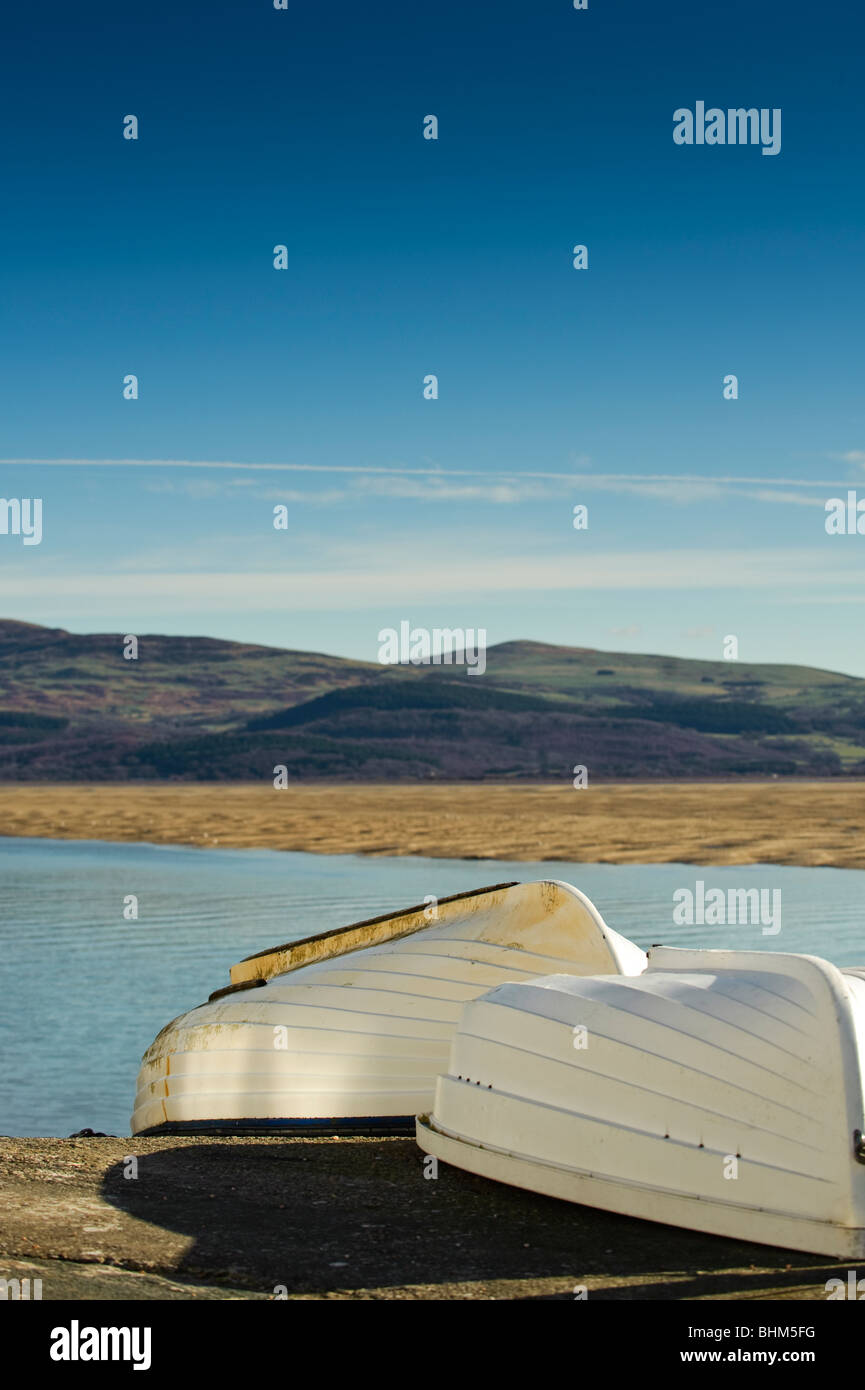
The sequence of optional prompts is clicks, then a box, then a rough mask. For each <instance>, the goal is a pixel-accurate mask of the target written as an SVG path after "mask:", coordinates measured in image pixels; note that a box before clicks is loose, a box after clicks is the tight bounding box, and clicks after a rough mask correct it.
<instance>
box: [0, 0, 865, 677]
mask: <svg viewBox="0 0 865 1390" xmlns="http://www.w3.org/2000/svg"><path fill="white" fill-rule="evenodd" d="M8 28H9V32H8V37H7V43H6V45H5V50H6V51H5V54H4V57H3V59H2V69H3V70H2V82H0V129H2V148H3V153H2V167H3V194H4V197H3V216H2V218H0V303H2V309H0V314H2V322H3V333H2V339H0V343H2V347H0V352H2V361H0V460H2V461H0V496H4V497H7V498H8V497H25V496H39V497H41V498H42V499H43V517H44V519H43V541H42V543H41V544H40V545H39V546H30V547H24V546H23V545H22V544H21V539H20V538H19V537H15V536H9V535H0V615H2V616H6V617H16V618H21V619H25V620H28V621H32V622H40V623H46V624H49V625H52V626H64V627H69V628H71V629H73V630H74V631H81V632H87V631H119V632H137V633H146V632H153V631H163V632H175V633H178V632H187V633H200V634H208V635H214V636H222V637H234V638H243V639H247V640H255V641H261V642H267V643H272V644H274V645H280V646H289V647H301V648H307V649H315V650H323V651H329V652H334V653H338V654H342V655H350V656H357V657H364V658H368V659H374V658H375V655H376V653H377V650H378V642H377V634H378V631H379V629H380V628H382V627H385V626H398V624H399V622H400V621H401V620H403V619H409V620H410V621H411V622H412V623H414V624H417V625H427V626H430V627H432V626H471V627H475V628H477V627H482V628H486V630H487V633H488V640H489V641H490V642H495V641H501V640H505V639H508V638H515V637H528V638H535V639H538V640H542V641H549V642H562V643H566V644H571V645H578V646H597V647H602V648H608V649H612V650H622V649H623V650H633V651H661V652H671V653H676V654H679V655H684V656H698V657H720V655H721V650H722V639H723V637H724V636H726V635H727V634H735V635H737V636H738V638H739V650H740V656H741V657H742V659H744V660H769V661H789V662H799V663H805V664H809V665H818V666H827V667H831V668H833V669H837V670H843V671H850V672H854V673H856V674H860V675H865V643H863V642H862V640H861V630H862V615H863V612H865V610H863V602H865V536H858V535H857V536H838V537H830V536H827V535H826V533H825V529H824V503H825V501H826V499H827V498H829V497H832V496H837V495H839V494H841V495H845V494H846V491H847V489H848V488H853V489H855V488H857V487H858V488H859V495H860V496H862V497H865V405H863V399H865V397H863V381H865V362H863V357H865V352H863V346H862V345H863V331H862V305H863V302H865V301H863V289H865V270H863V259H862V228H863V216H865V194H863V188H862V179H861V170H862V168H863V165H865V159H863V156H865V119H863V115H865V98H863V96H862V90H861V89H862V83H861V71H860V58H859V54H860V53H861V40H862V38H863V20H862V18H861V16H860V15H859V13H858V11H857V10H855V8H854V7H853V6H852V5H849V4H846V5H841V4H839V3H837V0H830V2H829V3H826V4H822V5H821V6H819V7H814V6H812V5H807V6H806V5H805V4H801V3H792V4H790V3H787V4H781V3H777V0H762V3H761V4H760V5H759V6H754V5H753V3H744V2H743V0H732V3H729V4H727V5H725V6H724V7H723V8H719V7H708V8H702V7H696V6H694V5H693V0H689V3H685V0H669V2H668V3H658V4H647V3H642V4H638V3H635V0H626V3H616V4H613V3H610V2H609V0H589V8H588V10H586V11H584V12H583V11H575V10H574V9H573V7H572V4H570V3H569V0H532V3H529V0H525V3H519V4H518V3H514V2H513V0H506V2H505V3H493V2H492V0H475V2H474V3H472V4H471V5H467V4H466V3H465V0H440V3H438V4H436V5H435V6H434V7H428V6H421V5H419V4H409V3H406V0H401V3H372V4H367V5H365V6H357V5H349V4H348V3H345V0H335V3H333V4H331V5H328V6H322V5H303V4H301V3H300V0H289V6H288V9H287V10H286V11H277V10H274V9H273V6H272V3H271V0H242V3H241V0H238V2H237V3H223V4H213V5H208V4H205V5H195V6H192V5H190V4H187V3H185V0H183V2H182V3H178V4H168V3H162V2H161V0H158V2H157V3H152V4H148V5H147V6H146V7H143V8H141V9H137V8H134V7H123V6H119V5H114V4H112V5H110V6H109V5H101V4H100V5H97V4H87V3H84V4H81V5H78V6H75V7H72V6H69V5H61V4H59V3H54V2H53V0H52V3H48V4H46V5H41V6H39V7H38V9H36V10H32V11H31V13H30V14H29V15H27V14H26V13H25V11H24V9H23V7H19V9H18V13H17V14H16V15H14V16H12V17H11V18H10V19H9V21H8ZM698 100H705V102H706V104H707V105H708V106H711V105H716V106H718V107H721V108H723V109H726V108H727V107H737V106H745V107H751V106H754V107H758V108H760V107H769V108H780V109H781V111H782V149H781V152H780V154H778V155H777V156H775V157H768V158H767V157H763V156H762V155H761V153H760V150H759V148H754V147H750V146H748V147H734V146H727V147H708V146H703V147H698V146H693V147H680V146H677V145H675V144H674V143H673V140H672V128H673V112H674V110H676V109H677V108H679V107H685V106H689V107H691V108H693V107H694V105H695V103H696V102H697V101H698ZM129 113H133V114H136V115H137V116H138V118H139V122H140V130H139V139H138V140H137V141H126V140H124V139H123V138H122V118H123V116H124V115H127V114H129ZM430 113H433V114H435V115H437V116H438V119H439V139H438V140H437V141H427V140H424V139H423V138H422V124H423V118H424V116H425V115H427V114H430ZM577 243H584V244H586V245H587V246H588V248H589V268H588V270H586V271H576V270H574V269H573V267H572V264H571V261H572V253H571V248H572V247H573V246H574V245H575V244H577ZM277 244H285V245H286V246H287V247H288V260H289V268H288V269H287V270H286V271H276V270H274V268H273V247H274V246H275V245H277ZM127 373H135V374H136V375H137V376H138V378H139V383H140V388H139V389H140V395H139V399H138V400H135V401H125V400H124V399H123V396H122V385H123V378H124V377H125V376H126V374H127ZM428 373H435V374H436V375H437V376H438V379H439V399H438V400H435V401H429V400H425V399H424V398H423V394H422V388H423V379H424V377H425V376H426V375H427V374H428ZM728 373H735V374H736V375H737V377H738V379H739V399H738V400H735V401H727V400H724V399H723V395H722V386H723V379H724V377H725V375H726V374H728ZM23 460H29V462H24V461H23ZM33 460H36V462H33ZM59 460H67V462H58V461H59ZM68 460H76V461H77V462H68ZM48 461H51V462H48ZM216 465H219V466H216ZM278 503H285V505H286V506H287V507H288V511H289V524H288V528H287V530H285V531H275V530H274V528H273V524H272V509H273V507H274V506H275V505H276V504H278ZM575 503H585V504H586V505H587V506H588V508H589V527H588V530H586V531H582V532H576V531H574V529H573V526H572V524H571V518H572V509H573V506H574V504H575Z"/></svg>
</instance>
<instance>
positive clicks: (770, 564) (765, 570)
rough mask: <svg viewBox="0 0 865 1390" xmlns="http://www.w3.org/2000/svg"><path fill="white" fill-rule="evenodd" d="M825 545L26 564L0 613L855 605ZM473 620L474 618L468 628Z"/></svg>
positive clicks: (859, 582)
mask: <svg viewBox="0 0 865 1390" xmlns="http://www.w3.org/2000/svg"><path fill="white" fill-rule="evenodd" d="M828 555H829V551H828V550H827V548H826V547H823V546H815V547H812V548H798V549H797V548H787V549H768V548H767V549H765V550H753V549H748V550H705V549H686V550H671V549H669V548H664V549H659V550H654V551H642V552H634V551H627V552H624V551H623V552H617V553H607V554H603V555H598V554H594V555H584V556H573V555H564V556H559V557H557V556H554V555H553V556H551V555H546V554H545V555H541V556H534V557H533V556H526V555H523V556H519V555H515V556H510V557H508V559H507V560H506V561H503V560H501V559H500V558H499V557H498V556H496V557H494V558H491V557H489V556H487V557H483V556H477V555H471V556H468V555H460V554H459V553H456V552H454V553H451V554H449V556H448V562H447V564H445V565H443V564H442V563H441V556H440V555H437V554H436V553H435V548H434V546H433V547H432V548H430V547H427V548H425V549H424V548H421V547H415V554H414V563H413V564H412V565H411V566H405V567H401V568H399V569H395V568H393V567H392V566H390V565H387V566H383V565H382V554H381V546H380V545H378V544H376V545H371V546H370V548H369V550H368V553H367V557H366V563H365V564H358V563H357V562H356V563H355V564H354V565H353V566H346V567H344V568H333V567H331V568H327V569H325V568H322V569H313V568H304V569H298V570H293V571H292V570H284V569H278V570H277V569H257V570H249V569H246V570H243V569H240V570H237V571H212V570H210V571H207V572H201V571H199V572H189V571H180V570H179V571H176V572H171V573H165V572H163V573H157V572H153V571H149V570H147V569H146V568H144V567H140V568H139V569H137V570H129V571H126V572H116V573H113V574H112V576H111V582H110V584H106V583H105V576H104V574H103V573H101V572H91V571H88V570H83V569H79V570H77V571H74V570H73V571H71V572H70V571H68V570H65V571H64V572H63V574H62V582H61V583H58V575H57V574H56V573H52V572H50V571H48V570H47V569H45V568H43V569H40V570H38V571H36V570H34V569H33V567H32V566H30V565H27V564H19V565H17V566H14V567H10V568H9V570H8V571H7V572H6V573H5V575H4V582H3V589H2V599H3V604H4V606H5V607H7V608H10V609H11V606H12V605H13V604H14V605H15V606H16V607H17V608H19V609H20V607H25V606H27V605H28V604H29V605H32V604H33V603H35V602H39V601H41V602H43V603H44V602H46V601H47V602H48V603H50V605H51V608H52V611H54V612H56V613H57V614H58V616H59V615H61V614H63V613H65V612H69V611H70V610H72V609H74V611H76V612H77V613H82V612H84V613H87V614H93V615H96V614H99V613H100V612H110V611H116V608H117V604H118V602H120V603H123V604H124V605H125V606H127V607H128V610H129V612H130V621H133V620H134V614H135V613H136V612H149V611H152V610H153V608H154V605H156V604H161V605H166V606H169V607H170V608H171V611H172V612H182V611H195V612H197V613H203V612H218V613H230V612H238V611H248V610H249V609H250V608H251V607H254V608H255V609H256V610H257V611H259V612H279V611H285V612H300V611H304V610H318V611H335V610H339V611H344V610H346V609H351V610H358V609H364V608H370V607H381V606H382V605H388V604H395V605H397V606H399V605H400V604H403V605H404V604H405V603H406V602H408V601H420V600H423V601H425V602H435V603H437V604H453V603H460V604H464V603H465V602H466V600H467V599H468V600H469V601H470V602H471V604H472V606H473V607H474V608H477V607H478V606H479V605H480V606H481V609H482V605H483V602H484V599H485V598H487V597H489V598H490V599H491V598H492V597H493V596H495V595H502V594H525V593H529V592H532V593H542V592H546V593H555V592H577V591H586V592H588V591H605V590H606V591H620V590H627V589H638V590H639V591H640V592H641V593H645V592H646V591H648V590H657V591H684V592H693V591H694V590H698V589H711V590H715V591H722V590H756V589H762V590H767V591H771V590H775V591H777V590H783V591H784V592H785V596H786V597H789V596H790V595H795V594H802V593H804V594H807V593H812V592H813V591H814V590H817V589H824V588H825V587H827V586H834V587H837V586H838V585H839V583H842V582H843V584H844V585H845V586H846V589H847V595H848V598H849V597H852V595H853V594H862V596H863V597H865V570H863V568H862V565H861V563H860V562H859V560H858V557H857V556H856V555H854V554H853V553H852V552H849V553H847V554H846V555H845V554H844V553H842V552H841V551H839V552H837V556H836V557H835V558H834V559H833V562H832V563H831V564H830V563H828ZM478 621H480V619H479V620H478Z"/></svg>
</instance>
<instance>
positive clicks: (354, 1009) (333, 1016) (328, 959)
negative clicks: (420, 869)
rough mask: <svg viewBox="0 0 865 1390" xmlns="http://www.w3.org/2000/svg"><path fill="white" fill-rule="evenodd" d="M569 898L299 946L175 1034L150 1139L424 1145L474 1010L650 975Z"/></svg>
mask: <svg viewBox="0 0 865 1390" xmlns="http://www.w3.org/2000/svg"><path fill="white" fill-rule="evenodd" d="M645 964H646V957H645V955H644V954H643V952H642V951H641V950H640V949H639V948H638V947H637V946H634V945H633V944H632V943H631V942H630V941H627V940H625V938H624V937H622V936H619V935H618V933H617V932H614V931H611V930H610V928H609V927H607V925H606V924H605V922H604V920H603V918H602V917H601V915H600V913H599V912H598V911H597V910H596V909H595V907H593V905H592V904H591V903H590V902H589V900H588V898H586V897H584V896H583V894H582V893H580V892H579V891H578V890H577V889H576V888H572V887H571V886H570V885H569V884H567V883H559V882H554V881H543V882H537V883H514V884H500V885H498V886H496V887H494V888H483V889H479V890H478V891H476V892H474V893H461V894H458V895H457V896H455V897H451V898H443V899H440V900H439V901H438V903H437V904H436V903H433V904H428V905H426V906H425V905H423V904H422V905H421V906H419V907H413V908H410V909H408V910H406V911H404V912H400V913H397V914H395V915H393V916H387V917H378V918H375V919H373V920H372V921H369V922H359V923H357V924H356V925H354V926H351V927H345V928H342V929H340V930H337V931H332V932H324V933H323V934H322V935H320V936H312V937H307V938H305V939H303V940H300V941H294V942H289V943H288V944H287V945H285V946H278V947H276V948H275V949H273V950H270V951H263V952H261V953H260V954H259V955H255V956H250V957H249V958H248V959H246V960H243V961H241V962H240V964H239V965H235V966H233V967H232V970H231V980H232V983H231V985H230V986H228V987H227V988H226V989H223V990H218V991H217V992H216V993H215V994H213V995H211V997H210V1000H209V1001H208V1002H207V1003H206V1004H202V1005H201V1006H200V1007H199V1008H196V1009H192V1010H191V1012H189V1013H186V1014H183V1015H182V1016H181V1017H180V1018H177V1019H175V1020H174V1022H173V1023H170V1024H168V1026H167V1027H166V1028H164V1029H163V1030H162V1032H161V1033H160V1034H159V1036H158V1037H157V1038H156V1040H155V1042H154V1043H153V1045H152V1046H151V1047H150V1049H149V1051H148V1052H147V1053H146V1054H145V1056H144V1059H143V1062H142V1066H141V1071H140V1074H139V1079H138V1094H137V1096H136V1099H135V1112H134V1114H133V1117H132V1132H133V1133H134V1134H152V1133H159V1132H173V1133H246V1134H249V1133H269V1132H272V1131H273V1130H274V1129H290V1128H299V1129H301V1130H303V1131H304V1132H307V1133H316V1132H319V1133H321V1132H325V1133H337V1132H352V1131H354V1132H357V1133H400V1132H407V1133H414V1123H415V1120H414V1117H415V1116H416V1115H417V1114H418V1113H419V1112H420V1111H422V1110H429V1109H430V1107H431V1105H432V1101H433V1091H434V1087H435V1079H436V1076H437V1075H438V1074H439V1073H440V1072H442V1071H444V1070H445V1069H446V1067H447V1062H448V1055H449V1051H450V1043H451V1038H452V1035H453V1032H454V1029H455V1028H456V1025H457V1022H458V1020H459V1017H460V1013H461V1010H462V1007H463V1005H464V1004H465V1003H466V1001H468V1000H471V999H474V998H476V997H477V996H478V995H479V994H483V993H484V992H485V991H486V990H489V989H491V988H492V987H493V986H495V985H498V984H501V983H503V982H505V981H508V980H531V979H536V978H539V977H542V976H546V975H549V974H550V972H551V971H554V972H558V973H562V974H566V975H596V974H604V975H609V974H611V973H618V972H622V973H625V974H637V973H639V972H640V971H641V970H643V969H644V968H645Z"/></svg>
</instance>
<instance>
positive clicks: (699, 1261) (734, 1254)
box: [102, 1139, 846, 1299]
mask: <svg viewBox="0 0 865 1390" xmlns="http://www.w3.org/2000/svg"><path fill="white" fill-rule="evenodd" d="M134 1151H135V1141H134V1140H133V1141H131V1145H130V1152H134ZM424 1168H425V1163H424V1155H423V1154H422V1153H421V1151H420V1150H419V1149H418V1148H417V1146H416V1145H415V1144H414V1143H413V1142H412V1141H408V1140H366V1141H363V1140H351V1141H346V1140H341V1141H303V1140H284V1141H283V1140H243V1139H231V1140H221V1141H219V1142H211V1141H204V1140H198V1141H194V1142H192V1143H190V1142H188V1141H187V1142H184V1141H182V1140H181V1141H178V1142H177V1144H176V1146H172V1144H171V1142H170V1141H166V1147H165V1148H162V1149H159V1150H157V1151H155V1152H145V1153H142V1154H141V1155H140V1157H139V1159H138V1177H137V1178H135V1179H127V1178H124V1176H123V1172H124V1165H123V1164H122V1163H117V1164H114V1165H113V1166H112V1167H111V1168H110V1169H109V1170H108V1171H107V1172H106V1175H105V1179H104V1182H103V1188H102V1195H103V1197H104V1198H105V1200H106V1201H108V1202H109V1203H111V1204H112V1205H113V1206H115V1207H116V1208H118V1209H119V1210H121V1211H123V1212H126V1213H128V1214H129V1215H130V1216H133V1217H136V1218H138V1219H139V1220H140V1221H142V1222H146V1223H149V1226H150V1228H151V1230H150V1232H148V1231H147V1229H146V1228H138V1227H136V1228H135V1230H136V1237H135V1238H136V1240H138V1239H139V1238H140V1241H141V1260H142V1266H143V1267H150V1268H155V1267H159V1261H160V1255H159V1250H160V1241H159V1235H160V1233H164V1232H175V1233H178V1234H179V1235H182V1236H185V1237H188V1238H189V1239H190V1240H191V1244H190V1245H189V1246H188V1247H187V1248H186V1249H185V1252H184V1251H183V1249H182V1247H179V1246H178V1244H177V1242H176V1241H175V1242H174V1252H175V1253H174V1254H173V1255H172V1257H171V1261H170V1272H171V1277H172V1278H174V1279H179V1280H181V1281H189V1282H200V1283H227V1284H231V1285H233V1286H240V1287H244V1288H248V1289H251V1290H255V1291H256V1292H259V1293H262V1292H263V1293H265V1294H272V1293H273V1291H274V1290H275V1289H277V1287H279V1286H284V1288H285V1289H286V1290H287V1292H288V1294H289V1295H297V1294H310V1295H322V1294H324V1295H327V1294H328V1293H331V1294H333V1293H336V1292H338V1291H340V1290H378V1291H384V1290H387V1289H396V1288H406V1287H413V1286H417V1287H418V1294H417V1296H420V1297H422V1296H423V1293H422V1292H421V1290H423V1289H429V1290H431V1291H432V1290H434V1289H439V1290H440V1293H439V1294H438V1296H441V1294H442V1292H444V1290H443V1289H442V1286H446V1285H449V1286H453V1285H460V1284H468V1283H472V1284H478V1283H481V1284H487V1283H488V1284H494V1283H495V1282H496V1281H532V1280H539V1281H540V1280H545V1281H549V1280H550V1279H558V1278H561V1279H562V1280H565V1281H567V1283H566V1284H565V1291H560V1290H554V1291H551V1290H550V1287H549V1283H547V1284H546V1285H545V1286H544V1285H541V1284H539V1285H538V1288H537V1291H536V1292H533V1291H532V1290H531V1289H524V1290H521V1291H517V1290H516V1289H514V1290H513V1292H512V1293H511V1294H510V1295H509V1294H508V1293H507V1291H499V1296H504V1297H508V1296H516V1297H541V1298H543V1297H548V1298H566V1297H570V1298H572V1297H573V1292H567V1290H568V1289H571V1288H572V1286H575V1285H577V1284H580V1283H586V1284H587V1285H588V1286H589V1290H590V1296H591V1297H593V1298H610V1299H623V1298H627V1299H634V1298H636V1299H670V1298H673V1299H682V1298H686V1299H687V1298H698V1297H706V1296H715V1297H718V1296H721V1297H724V1296H728V1297H729V1296H731V1295H732V1296H739V1297H743V1298H754V1297H760V1296H761V1291H762V1290H767V1289H771V1290H774V1291H775V1292H774V1295H766V1294H765V1293H764V1294H763V1296H775V1297H782V1298H783V1297H785V1296H786V1297H791V1296H792V1297H796V1296H797V1292H796V1291H797V1290H800V1291H801V1292H799V1293H798V1296H799V1297H803V1296H805V1297H808V1296H810V1297H813V1298H824V1297H825V1283H826V1280H827V1279H829V1278H831V1277H833V1275H837V1274H842V1276H845V1275H846V1269H844V1270H842V1267H841V1266H838V1265H835V1264H831V1263H829V1262H827V1261H826V1260H825V1258H824V1257H821V1256H816V1255H806V1254H798V1253H796V1252H794V1251H779V1250H775V1249H772V1248H770V1247H768V1246H760V1245H750V1244H744V1243H741V1242H736V1241H729V1240H721V1239H719V1238H716V1237H711V1236H704V1235H699V1234H696V1233H693V1232H688V1231H680V1230H677V1229H676V1228H673V1227H669V1226H658V1225H655V1224H653V1223H651V1222H644V1221H635V1220H631V1219H630V1218H627V1217H621V1216H615V1215H612V1214H610V1213H606V1212H600V1211H595V1210H594V1209H592V1208H588V1207H579V1206H574V1205H571V1204H570V1203H567V1202H560V1201H556V1200H554V1199H552V1198H548V1197H541V1196H537V1195H535V1194H533V1193H529V1192H523V1191H520V1190H519V1189H517V1188H511V1187H506V1186H504V1185H502V1184H499V1183H493V1182H490V1181H488V1180H487V1179H485V1178H480V1177H476V1176H474V1175H473V1174H468V1173H463V1172H461V1171H459V1170H457V1169H453V1168H448V1167H447V1166H446V1165H444V1164H439V1166H438V1177H436V1178H426V1177H425V1176H424ZM151 1245H152V1249H150V1246H151ZM163 1247H164V1237H163ZM178 1250H179V1253H178ZM806 1290H807V1291H810V1292H806ZM492 1292H493V1294H495V1292H496V1291H495V1290H493V1291H492ZM380 1296H381V1295H380ZM409 1296H411V1295H409ZM451 1296H452V1297H460V1296H466V1295H465V1294H463V1295H461V1294H460V1292H459V1290H456V1289H455V1290H454V1291H453V1292H452V1294H451ZM468 1296H475V1297H478V1296H480V1297H483V1296H484V1294H483V1291H482V1290H479V1291H477V1290H476V1291H474V1292H473V1294H469V1295H468Z"/></svg>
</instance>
